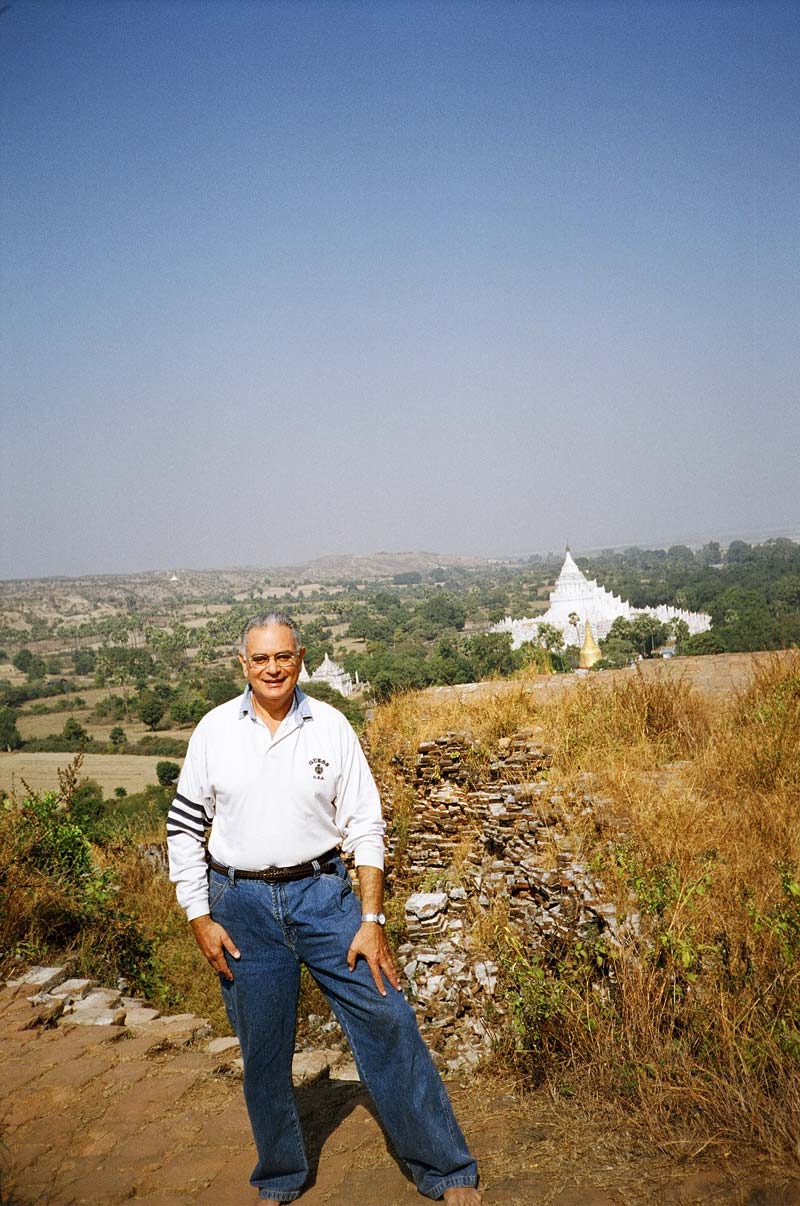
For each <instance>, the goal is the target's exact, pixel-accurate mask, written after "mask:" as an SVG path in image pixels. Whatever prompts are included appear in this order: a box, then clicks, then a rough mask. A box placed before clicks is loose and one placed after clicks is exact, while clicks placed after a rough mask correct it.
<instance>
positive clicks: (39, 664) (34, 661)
mask: <svg viewBox="0 0 800 1206" xmlns="http://www.w3.org/2000/svg"><path fill="white" fill-rule="evenodd" d="M26 673H27V675H28V682H31V683H32V682H35V681H36V679H38V678H44V676H45V674H47V662H46V661H45V660H44V658H43V657H39V655H38V654H34V656H33V657H32V658H31V660H30V662H29V663H28V669H27V672H26Z"/></svg>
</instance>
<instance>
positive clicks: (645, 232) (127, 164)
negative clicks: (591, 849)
mask: <svg viewBox="0 0 800 1206" xmlns="http://www.w3.org/2000/svg"><path fill="white" fill-rule="evenodd" d="M0 105H1V106H2V121H0V173H1V174H2V199H1V201H0V239H1V240H2V245H1V246H0V252H1V254H2V281H1V282H0V285H1V289H0V292H1V293H2V300H1V301H0V307H1V309H0V356H1V360H0V388H1V389H2V401H3V420H2V444H1V452H0V456H1V458H2V498H1V501H2V530H0V541H1V542H2V557H1V558H0V577H4V578H9V577H20V576H39V575H47V574H79V573H90V572H98V573H100V572H116V571H120V572H122V571H127V570H137V569H151V568H153V569H154V568H171V567H213V566H225V565H270V564H282V563H283V564H285V563H287V562H288V563H291V562H293V561H298V560H302V559H306V558H308V557H313V556H317V555H322V554H326V553H341V552H355V553H359V552H371V551H379V550H386V551H400V550H410V549H426V550H430V551H437V552H453V553H456V552H460V553H473V554H487V555H507V554H512V555H516V554H520V555H524V554H528V553H531V552H535V551H543V550H545V549H558V548H560V547H562V546H563V544H564V542H565V541H567V540H569V541H570V542H571V544H572V547H573V548H574V549H580V548H586V547H590V546H602V545H619V544H627V543H640V544H653V543H660V542H670V541H691V540H693V539H699V538H714V537H722V538H726V537H727V538H730V537H732V536H735V535H737V534H740V533H745V532H752V531H764V532H765V533H766V534H770V533H771V534H779V533H780V532H781V531H783V532H787V534H788V529H790V528H797V526H798V522H800V505H799V498H800V489H799V488H798V464H800V405H798V382H799V381H800V338H798V333H799V332H800V304H799V301H798V298H799V290H800V284H799V282H800V237H799V235H800V200H799V197H800V183H799V181H800V174H799V171H800V153H799V150H798V148H800V3H797V2H791V3H780V2H775V3H772V2H769V0H761V2H758V3H704V2H703V0H691V2H685V3H661V2H659V0H648V2H647V3H625V2H621V0H620V2H616V3H607V2H604V0H589V2H587V3H574V2H569V0H563V2H561V3H526V2H524V0H520V2H516V3H500V2H488V0H487V2H485V3H437V2H436V0H426V2H424V3H412V2H409V0H391V2H389V3H384V2H381V0H367V2H362V3H344V2H336V0H330V2H326V3H322V2H317V3H312V2H305V3H302V2H294V3H270V2H269V0H262V2H253V3H249V2H245V0H206V2H200V0H195V2H192V0H169V2H168V0H136V2H133V0H127V2H126V0H93V2H90V0H68V2H65V3H55V2H50V0H9V7H8V8H7V9H6V11H4V12H2V14H0Z"/></svg>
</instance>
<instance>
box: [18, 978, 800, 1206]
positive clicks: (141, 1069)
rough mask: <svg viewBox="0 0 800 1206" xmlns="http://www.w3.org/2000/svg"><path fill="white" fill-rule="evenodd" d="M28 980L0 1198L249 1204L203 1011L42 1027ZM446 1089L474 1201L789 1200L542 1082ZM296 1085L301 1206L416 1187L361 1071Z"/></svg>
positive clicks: (376, 1205)
mask: <svg viewBox="0 0 800 1206" xmlns="http://www.w3.org/2000/svg"><path fill="white" fill-rule="evenodd" d="M53 991H54V992H55V991H57V989H55V988H54V989H53ZM30 992H31V986H30V985H24V984H23V985H17V986H11V985H5V986H4V987H2V988H1V989H0V1167H2V1171H3V1175H2V1180H0V1202H2V1203H4V1206H12V1204H13V1206H45V1204H47V1206H79V1204H82V1203H94V1204H103V1206H116V1204H117V1203H122V1202H128V1201H134V1202H136V1203H142V1204H143V1206H144V1204H145V1203H147V1206H183V1204H187V1203H192V1204H193V1206H240V1204H242V1206H244V1204H246V1203H248V1202H253V1203H255V1202H256V1201H257V1198H256V1196H255V1193H254V1191H253V1190H252V1189H251V1188H250V1187H249V1185H248V1177H249V1174H250V1171H251V1169H252V1166H253V1151H252V1147H251V1141H250V1137H249V1128H248V1124H247V1116H246V1113H245V1109H244V1105H243V1102H242V1097H241V1084H240V1080H239V1075H238V1070H237V1068H236V1066H235V1064H234V1062H233V1061H234V1057H235V1055H236V1054H237V1052H236V1051H235V1050H233V1051H232V1052H231V1051H228V1052H222V1053H215V1050H214V1048H213V1045H212V1047H211V1049H209V1046H210V1045H209V1040H208V1039H207V1038H206V1037H204V1028H203V1024H202V1020H199V1019H197V1018H192V1017H190V1016H187V1015H182V1016H180V1017H178V1018H173V1019H165V1018H160V1019H155V1020H147V1019H144V1020H141V1021H136V1020H135V1019H136V1017H137V1016H138V1015H137V1010H136V1009H135V1008H134V1009H133V1010H131V1012H130V1018H132V1019H134V1020H133V1021H130V1019H128V1024H127V1025H125V1024H120V1023H119V1022H117V1023H114V1022H108V1021H107V1023H106V1024H93V1025H89V1024H70V1021H69V1019H66V1021H65V1020H64V1019H63V1018H62V1019H60V1021H59V1024H58V1025H54V1024H53V1019H51V1020H50V1021H48V1020H47V1017H46V1015H47V1014H48V1013H49V1012H51V1011H52V1004H50V1005H48V1004H47V1003H46V999H45V1003H44V1004H42V1003H40V1004H34V1005H32V1004H31V1003H30V1001H29V999H28V994H30ZM115 1016H119V1015H118V1014H115ZM37 1019H39V1021H38V1024H37ZM324 1067H325V1065H324V1061H322V1062H321V1063H320V1065H319V1068H318V1071H323V1070H324ZM334 1074H335V1071H334ZM450 1089H451V1092H452V1095H453V1099H454V1103H455V1106H456V1110H457V1113H458V1115H459V1117H460V1119H461V1121H462V1125H463V1127H464V1130H465V1131H466V1134H467V1136H468V1139H469V1141H470V1144H471V1146H472V1148H473V1150H474V1152H475V1154H476V1156H477V1157H478V1159H479V1161H480V1164H481V1175H482V1189H483V1200H484V1203H485V1206H640V1204H641V1206H656V1204H658V1206H690V1204H694V1203H708V1204H711V1206H800V1180H798V1181H796V1182H794V1183H789V1184H787V1183H785V1182H782V1181H780V1180H779V1179H777V1178H775V1177H774V1176H773V1177H770V1176H769V1174H768V1172H767V1171H766V1170H759V1169H758V1167H757V1166H753V1165H752V1164H750V1165H749V1166H747V1167H746V1166H744V1165H743V1164H741V1163H737V1161H736V1158H735V1154H732V1153H730V1152H726V1153H721V1154H719V1155H718V1157H717V1160H716V1162H715V1163H713V1164H704V1165H699V1164H693V1163H691V1162H689V1163H680V1162H677V1161H675V1162H670V1161H668V1160H667V1159H665V1158H664V1157H663V1156H662V1155H660V1154H659V1153H654V1152H652V1151H645V1150H641V1149H640V1148H638V1147H637V1145H636V1143H635V1142H634V1141H633V1139H632V1138H631V1136H630V1135H628V1134H627V1133H626V1132H625V1129H624V1128H621V1127H620V1126H619V1125H618V1124H617V1125H616V1126H615V1127H613V1128H611V1127H606V1126H604V1125H602V1124H601V1123H600V1122H599V1121H598V1120H597V1119H594V1120H591V1119H587V1118H585V1117H581V1116H580V1114H579V1113H578V1112H577V1111H576V1110H574V1111H572V1112H571V1113H570V1109H569V1106H566V1107H565V1106H560V1107H559V1109H558V1110H556V1108H555V1106H554V1103H553V1102H552V1100H551V1099H550V1098H549V1097H548V1096H547V1095H546V1094H545V1093H544V1092H539V1093H534V1094H532V1095H530V1096H528V1097H527V1098H525V1099H520V1098H519V1097H518V1096H517V1095H516V1094H515V1093H514V1092H512V1091H510V1089H509V1086H507V1085H504V1084H502V1083H499V1082H497V1081H493V1080H488V1079H487V1080H477V1081H473V1082H471V1083H469V1084H452V1085H451V1086H450ZM297 1096H298V1102H299V1107H300V1112H301V1116H302V1119H303V1126H304V1130H305V1133H306V1138H307V1144H308V1150H309V1158H310V1162H311V1168H312V1177H311V1183H310V1185H309V1188H308V1189H307V1191H306V1192H305V1193H304V1194H303V1196H302V1197H301V1199H300V1202H301V1203H302V1204H303V1206H306V1204H307V1206H402V1204H404V1203H408V1204H409V1206H411V1204H412V1203H415V1202H421V1201H423V1200H424V1199H422V1198H420V1197H419V1195H418V1194H417V1193H416V1191H415V1189H414V1187H413V1185H412V1184H411V1183H410V1181H409V1180H408V1179H407V1178H406V1176H405V1174H404V1173H403V1171H402V1170H401V1168H400V1167H399V1166H398V1164H397V1162H396V1161H395V1159H394V1158H393V1156H392V1154H391V1152H390V1151H389V1150H388V1149H387V1145H386V1141H385V1139H384V1136H383V1134H382V1132H381V1129H380V1127H379V1125H378V1123H377V1122H376V1120H375V1117H374V1115H373V1113H372V1110H371V1105H370V1101H369V1098H368V1096H367V1095H366V1093H365V1092H364V1091H363V1089H362V1088H361V1086H360V1084H358V1083H352V1082H351V1081H347V1080H336V1079H330V1078H325V1077H324V1076H323V1078H321V1079H317V1080H316V1081H314V1082H312V1083H306V1084H302V1085H300V1086H299V1087H298V1089H297Z"/></svg>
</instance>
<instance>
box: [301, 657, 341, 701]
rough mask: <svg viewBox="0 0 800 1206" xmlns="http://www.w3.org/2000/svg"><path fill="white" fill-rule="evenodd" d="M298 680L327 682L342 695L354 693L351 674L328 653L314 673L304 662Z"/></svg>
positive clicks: (302, 681)
mask: <svg viewBox="0 0 800 1206" xmlns="http://www.w3.org/2000/svg"><path fill="white" fill-rule="evenodd" d="M298 681H299V682H301V683H327V684H328V686H329V687H333V689H334V691H338V692H339V694H340V695H352V694H353V690H354V686H353V680H352V678H351V677H350V675H349V674H348V673H347V671H346V670H343V669H342V667H341V666H340V665H339V663H338V662H335V661H334V660H333V658H331V657H328V655H327V653H326V654H325V657H324V658H323V659H322V661H321V663H320V664H319V666H317V668H316V670H315V671H314V673H313V674H309V673H308V671H307V670H306V664H305V662H303V665H302V668H301V670H300V678H299V680H298Z"/></svg>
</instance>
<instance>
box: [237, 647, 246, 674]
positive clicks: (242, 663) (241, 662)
mask: <svg viewBox="0 0 800 1206" xmlns="http://www.w3.org/2000/svg"><path fill="white" fill-rule="evenodd" d="M236 656H237V657H238V659H239V665H240V666H241V667H242V674H243V675H244V676H245V678H247V662H246V660H245V656H244V654H243V653H241V652H239V651H237V654H236Z"/></svg>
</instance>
